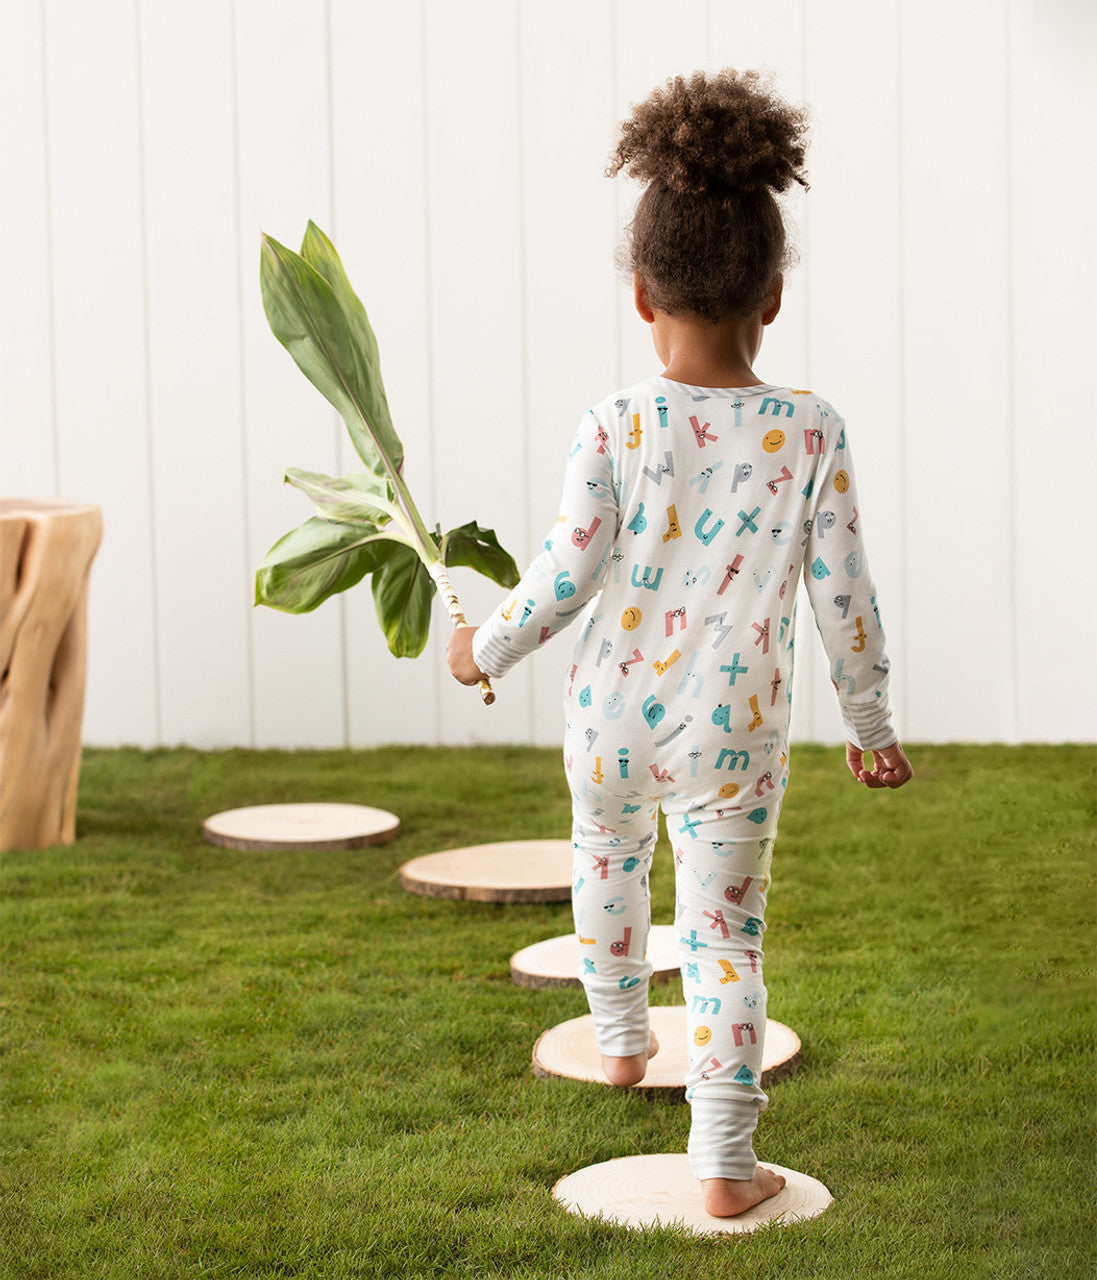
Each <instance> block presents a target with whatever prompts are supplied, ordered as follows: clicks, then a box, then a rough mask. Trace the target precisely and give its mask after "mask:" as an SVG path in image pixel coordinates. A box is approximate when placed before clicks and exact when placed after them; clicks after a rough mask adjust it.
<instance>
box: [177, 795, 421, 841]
mask: <svg viewBox="0 0 1097 1280" xmlns="http://www.w3.org/2000/svg"><path fill="white" fill-rule="evenodd" d="M399 830H400V819H399V818H398V817H397V816H396V815H395V814H394V813H389V812H388V811H387V810H385V809H371V808H370V807H369V805H364V804H260V805H253V806H252V807H251V808H247V809H226V810H225V811H224V812H223V813H215V814H214V815H213V817H212V818H207V819H206V821H205V822H204V823H203V824H202V834H203V835H204V836H205V838H206V839H207V840H208V841H209V842H210V844H217V845H221V846H223V847H224V848H226V849H242V850H245V851H260V850H271V851H277V850H279V849H287V850H288V849H315V850H316V851H317V852H324V851H326V850H332V849H361V848H364V847H365V846H366V845H370V844H383V843H384V842H385V841H386V840H391V839H392V838H393V836H394V835H396V833H397V832H398V831H399Z"/></svg>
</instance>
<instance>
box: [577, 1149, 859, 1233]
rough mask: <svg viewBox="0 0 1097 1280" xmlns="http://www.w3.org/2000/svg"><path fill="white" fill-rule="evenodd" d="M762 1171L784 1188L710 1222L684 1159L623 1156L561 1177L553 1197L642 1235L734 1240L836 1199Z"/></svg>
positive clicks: (800, 1180)
mask: <svg viewBox="0 0 1097 1280" xmlns="http://www.w3.org/2000/svg"><path fill="white" fill-rule="evenodd" d="M765 1168H767V1169H770V1170H772V1171H773V1172H774V1173H783V1174H784V1175H785V1185H784V1187H782V1188H781V1190H780V1191H779V1192H778V1193H777V1194H776V1195H775V1196H771V1197H770V1198H769V1199H768V1200H763V1201H762V1203H761V1204H757V1205H755V1206H754V1208H753V1209H748V1210H747V1211H746V1213H740V1214H739V1215H738V1216H736V1217H734V1218H712V1217H710V1216H709V1215H708V1214H707V1213H706V1212H705V1211H704V1209H703V1208H702V1207H701V1184H700V1183H699V1182H697V1181H696V1179H695V1178H694V1177H693V1174H692V1173H691V1171H690V1167H689V1157H688V1156H685V1155H655V1156H626V1157H625V1158H623V1159H621V1160H607V1161H605V1163H603V1164H592V1165H589V1166H588V1167H587V1168H585V1169H578V1170H576V1172H575V1173H569V1174H568V1175H567V1177H565V1178H561V1179H560V1181H559V1182H558V1183H557V1184H556V1186H555V1187H553V1189H552V1194H553V1197H554V1198H555V1199H556V1200H557V1201H558V1202H559V1203H560V1204H561V1205H563V1207H564V1208H565V1209H567V1210H568V1212H569V1213H577V1214H580V1215H582V1216H583V1217H585V1218H602V1219H605V1220H606V1221H608V1222H613V1223H616V1224H617V1225H618V1226H622V1227H631V1228H632V1229H633V1230H636V1231H643V1230H644V1229H645V1228H647V1227H669V1226H680V1227H683V1228H684V1229H685V1230H686V1231H689V1232H691V1233H692V1234H694V1235H736V1234H743V1233H745V1232H748V1231H755V1230H757V1228H758V1227H761V1226H763V1225H765V1224H766V1223H769V1222H779V1223H780V1224H781V1225H783V1226H788V1225H790V1224H791V1223H793V1222H803V1221H805V1220H806V1219H808V1218H817V1217H818V1216H819V1214H821V1213H823V1212H825V1210H826V1209H827V1208H828V1207H829V1206H830V1205H831V1204H833V1202H834V1197H833V1196H832V1195H831V1194H830V1192H829V1191H828V1190H827V1189H826V1187H825V1186H823V1184H822V1183H821V1182H820V1181H819V1180H818V1179H817V1178H812V1177H811V1176H810V1175H809V1174H806V1173H797V1172H796V1171H795V1170H794V1169H785V1168H783V1167H782V1166H781V1165H779V1164H770V1163H769V1162H768V1161H767V1162H765Z"/></svg>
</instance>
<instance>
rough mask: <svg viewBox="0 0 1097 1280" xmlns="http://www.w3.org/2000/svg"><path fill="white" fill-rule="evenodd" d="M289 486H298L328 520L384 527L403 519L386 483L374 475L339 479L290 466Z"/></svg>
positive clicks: (288, 472) (286, 474)
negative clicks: (391, 521)
mask: <svg viewBox="0 0 1097 1280" xmlns="http://www.w3.org/2000/svg"><path fill="white" fill-rule="evenodd" d="M285 478H286V483H287V484H292V485H295V486H296V487H297V488H298V489H300V490H301V492H302V493H306V494H308V496H309V497H310V498H311V499H312V501H313V504H314V506H315V507H316V510H317V512H318V513H319V515H320V516H321V517H322V518H323V519H325V520H342V521H345V522H347V523H350V524H369V525H374V526H377V525H381V524H383V523H384V522H385V521H387V520H397V521H399V519H400V513H399V511H398V510H397V508H396V507H395V506H394V504H393V501H392V494H391V491H390V489H389V486H388V484H387V482H386V481H385V480H383V479H382V478H381V477H380V476H375V475H373V474H372V473H370V474H368V475H363V474H357V475H353V476H344V477H343V478H342V479H341V480H336V479H335V478H334V476H326V475H324V474H323V473H322V472H320V471H302V470H301V468H300V467H290V468H288V470H287V471H286V472H285Z"/></svg>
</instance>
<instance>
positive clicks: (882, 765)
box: [846, 742, 914, 790]
mask: <svg viewBox="0 0 1097 1280" xmlns="http://www.w3.org/2000/svg"><path fill="white" fill-rule="evenodd" d="M846 764H847V765H848V766H849V771H850V773H852V774H853V776H854V777H855V778H856V779H857V781H858V782H863V783H864V785H865V786H866V787H873V788H876V787H890V788H891V789H892V790H894V789H895V788H896V787H901V786H904V785H905V784H906V783H908V782H909V781H910V780H911V778H913V777H914V770H913V769H912V768H911V765H910V761H909V760H908V759H907V757H906V752H905V751H904V750H903V748H902V745H901V744H900V743H899V742H893V743H892V744H891V746H890V747H878V748H876V749H875V750H874V751H873V752H872V768H871V769H869V768H868V767H867V766H866V763H865V753H864V752H863V751H862V750H861V748H860V747H858V746H854V744H853V743H852V742H847V743H846Z"/></svg>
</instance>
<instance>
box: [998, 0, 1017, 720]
mask: <svg viewBox="0 0 1097 1280" xmlns="http://www.w3.org/2000/svg"><path fill="white" fill-rule="evenodd" d="M1002 13H1003V17H1004V20H1005V44H1006V50H1005V53H1006V56H1005V69H1004V74H1005V85H1004V90H1005V98H1006V102H1005V111H1004V112H1003V117H1004V120H1005V130H1006V139H1005V200H1004V203H1005V220H1006V264H1005V282H1006V308H1005V310H1006V333H1005V340H1006V397H1007V407H1006V421H1007V434H1006V440H1007V441H1008V447H1007V450H1006V472H1007V479H1008V492H1009V495H1010V510H1011V511H1012V512H1013V513H1014V516H1016V513H1017V512H1018V511H1019V510H1020V502H1019V498H1020V495H1019V494H1018V492H1017V414H1016V411H1015V408H1014V399H1015V395H1016V389H1017V386H1016V378H1015V375H1014V367H1013V366H1014V356H1015V354H1016V344H1015V334H1014V318H1013V316H1014V312H1013V304H1014V263H1015V262H1016V252H1015V242H1014V237H1015V226H1014V220H1013V178H1014V164H1013V140H1014V97H1013V76H1014V68H1015V63H1014V52H1015V50H1014V40H1013V23H1012V20H1011V16H1012V15H1011V4H1010V0H1003V4H1002ZM1017 527H1018V521H1017V520H1016V518H1014V519H1012V520H1010V522H1009V546H1008V564H1007V569H1008V574H1009V576H1008V584H1007V588H1006V591H1007V594H1006V600H1007V605H1008V608H1009V636H1010V644H1009V664H1010V670H1009V684H1010V693H1011V698H1010V735H1011V738H1012V741H1014V742H1018V741H1020V739H1021V691H1020V688H1019V675H1020V669H1021V668H1020V634H1019V625H1018V624H1019V621H1020V620H1019V618H1018V611H1017V565H1018V559H1019V557H1018V545H1017V543H1018V533H1017Z"/></svg>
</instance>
